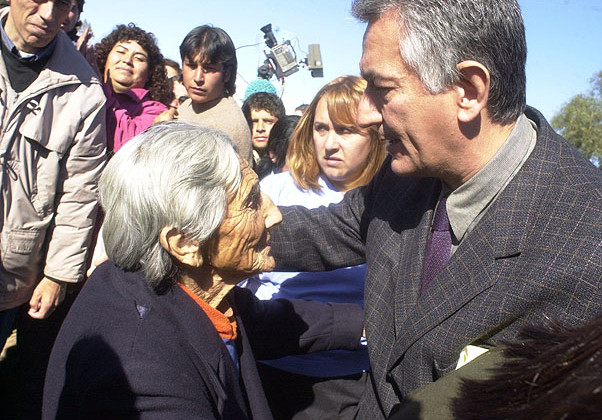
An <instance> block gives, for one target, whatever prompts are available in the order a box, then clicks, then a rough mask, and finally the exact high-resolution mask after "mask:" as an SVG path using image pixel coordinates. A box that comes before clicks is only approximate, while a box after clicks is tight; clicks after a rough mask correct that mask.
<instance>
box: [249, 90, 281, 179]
mask: <svg viewBox="0 0 602 420" xmlns="http://www.w3.org/2000/svg"><path fill="white" fill-rule="evenodd" d="M242 113H243V115H244V116H245V118H246V120H247V123H248V124H249V128H250V129H251V142H252V143H253V169H257V165H259V162H260V161H261V159H263V158H264V157H266V156H267V151H268V149H267V147H268V138H269V136H270V131H271V130H272V127H273V126H274V124H276V121H278V120H279V119H280V118H282V117H284V115H285V114H286V111H285V109H284V104H283V103H282V101H281V100H280V98H279V97H277V96H276V95H273V94H271V93H268V92H257V93H254V94H252V95H251V96H249V97H248V98H247V100H246V101H245V103H244V104H242Z"/></svg>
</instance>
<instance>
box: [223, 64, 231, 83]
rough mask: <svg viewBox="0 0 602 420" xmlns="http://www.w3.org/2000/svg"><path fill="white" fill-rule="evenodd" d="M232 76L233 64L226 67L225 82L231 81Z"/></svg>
mask: <svg viewBox="0 0 602 420" xmlns="http://www.w3.org/2000/svg"><path fill="white" fill-rule="evenodd" d="M230 77H232V66H228V67H225V68H224V83H228V82H229V81H230Z"/></svg>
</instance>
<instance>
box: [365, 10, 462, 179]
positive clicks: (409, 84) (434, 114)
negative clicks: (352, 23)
mask: <svg viewBox="0 0 602 420" xmlns="http://www.w3.org/2000/svg"><path fill="white" fill-rule="evenodd" d="M395 19H396V18H395V16H394V15H392V14H385V15H383V16H381V17H380V18H379V19H377V20H375V21H373V22H371V23H370V24H369V25H368V28H367V29H366V33H365V34H364V43H363V54H362V59H361V61H360V69H361V72H362V76H363V77H364V78H365V79H366V80H367V82H368V87H367V88H366V91H365V93H364V96H363V98H362V100H361V102H360V105H359V108H358V115H357V121H358V124H359V125H360V126H361V127H367V126H370V125H373V124H379V125H380V126H381V127H380V130H381V134H382V135H383V136H384V138H385V140H387V142H388V145H387V151H388V152H389V154H391V155H392V157H393V159H392V162H391V168H392V170H393V172H395V173H396V174H398V175H403V176H406V175H412V176H439V175H440V174H441V173H442V172H445V170H446V168H448V167H450V166H451V163H453V162H451V161H453V159H454V158H453V148H454V146H453V143H454V140H453V137H452V132H453V130H454V129H457V125H458V122H457V118H456V114H455V97H454V95H453V93H452V91H448V92H443V93H440V94H436V95H433V94H430V93H429V92H427V91H426V90H425V89H424V87H423V85H422V83H421V81H420V79H419V78H418V76H417V75H415V74H414V73H413V72H411V71H410V70H408V69H407V67H406V66H405V64H404V63H403V61H402V59H401V54H400V51H399V44H398V34H399V25H398V23H397V22H396V20H395Z"/></svg>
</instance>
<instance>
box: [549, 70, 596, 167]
mask: <svg viewBox="0 0 602 420" xmlns="http://www.w3.org/2000/svg"><path fill="white" fill-rule="evenodd" d="M590 82H591V84H592V89H591V91H590V92H589V93H587V94H580V95H577V96H575V97H573V99H571V100H570V101H569V102H568V103H567V104H565V105H564V106H563V107H562V109H561V110H560V112H559V113H558V114H556V115H555V116H554V118H552V127H554V129H555V130H556V131H558V132H559V133H560V134H562V135H563V136H564V138H566V139H567V140H568V142H569V143H571V144H572V145H573V146H575V147H576V148H578V149H579V150H580V151H581V152H582V153H583V154H584V155H585V156H587V157H588V158H590V159H592V160H593V161H597V162H598V165H599V166H601V167H602V71H600V72H599V73H598V74H596V75H595V76H594V77H592V79H591V80H590Z"/></svg>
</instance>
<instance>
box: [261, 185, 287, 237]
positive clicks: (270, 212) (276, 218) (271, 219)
mask: <svg viewBox="0 0 602 420" xmlns="http://www.w3.org/2000/svg"><path fill="white" fill-rule="evenodd" d="M261 208H262V210H263V217H264V218H265V227H266V228H268V229H269V228H271V227H272V226H276V225H277V224H278V223H280V222H282V213H280V210H278V207H276V205H275V204H274V202H273V201H272V200H271V199H270V197H268V196H267V195H266V194H264V193H261Z"/></svg>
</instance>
